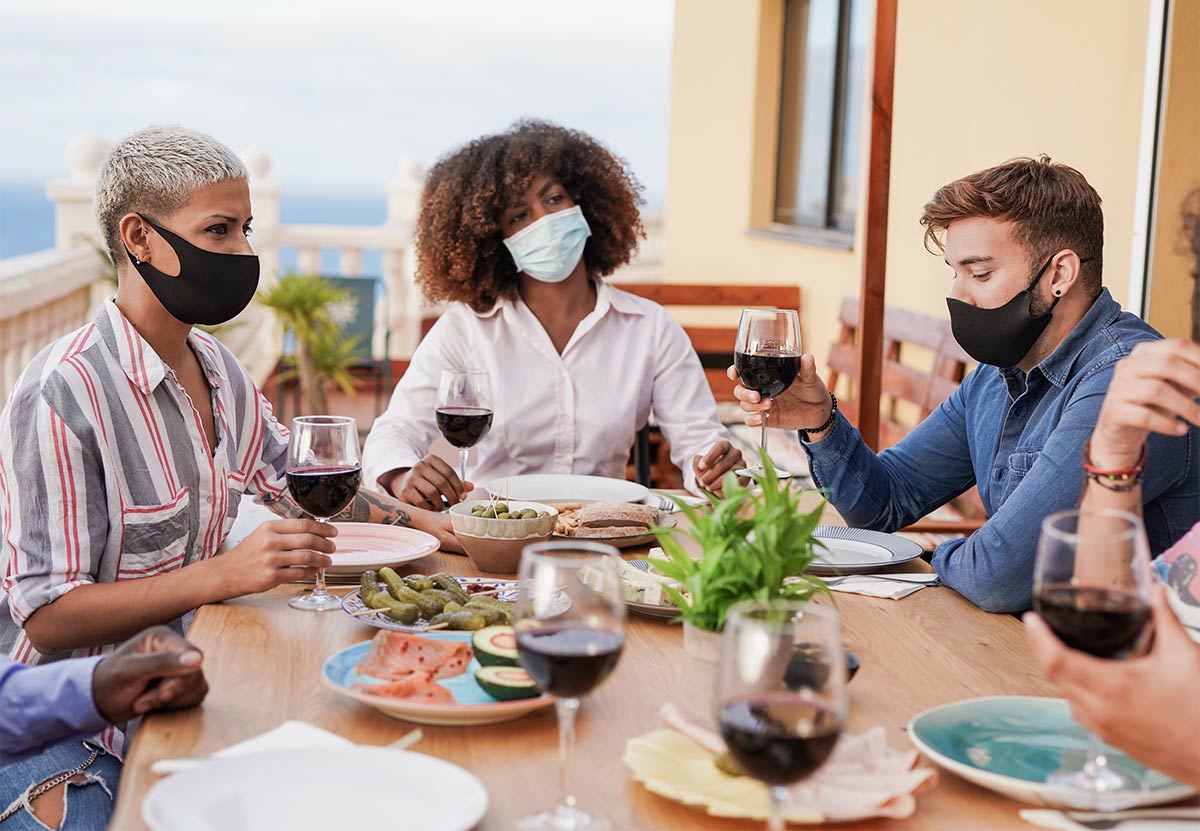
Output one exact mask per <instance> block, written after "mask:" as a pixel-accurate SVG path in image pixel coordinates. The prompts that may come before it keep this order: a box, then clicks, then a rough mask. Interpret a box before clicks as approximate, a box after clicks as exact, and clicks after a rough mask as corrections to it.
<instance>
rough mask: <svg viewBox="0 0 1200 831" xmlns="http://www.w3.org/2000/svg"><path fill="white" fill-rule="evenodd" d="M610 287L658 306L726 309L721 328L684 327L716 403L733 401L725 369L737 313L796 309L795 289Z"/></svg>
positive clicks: (685, 285)
mask: <svg viewBox="0 0 1200 831" xmlns="http://www.w3.org/2000/svg"><path fill="white" fill-rule="evenodd" d="M613 287H614V288H618V289H621V290H623V291H627V292H629V293H631V294H636V295H638V296H639V297H644V298H646V299H647V300H653V301H654V302H655V303H658V304H659V305H660V306H667V307H671V306H693V307H694V306H707V307H722V306H724V307H728V308H730V309H732V310H735V311H731V312H730V313H729V314H728V317H729V320H730V323H729V324H728V325H724V326H684V327H683V329H684V331H685V332H687V334H688V337H689V338H691V341H692V348H693V349H695V350H696V354H697V355H699V356H700V363H701V365H702V366H703V367H704V374H705V376H706V377H707V378H708V383H709V386H710V387H712V391H713V395H715V396H716V398H717V400H718V401H733V400H734V398H733V384H732V383H731V382H730V381H729V379H728V378H727V377H726V376H725V369H726V368H727V367H728V366H729V365H730V364H732V363H733V346H734V341H735V340H736V339H737V326H738V320H739V318H740V317H741V310H742V309H744V308H746V307H747V306H751V307H753V306H761V307H764V308H776V309H796V310H797V311H799V309H800V287H799V286H764V285H743V284H716V283H624V282H621V283H613Z"/></svg>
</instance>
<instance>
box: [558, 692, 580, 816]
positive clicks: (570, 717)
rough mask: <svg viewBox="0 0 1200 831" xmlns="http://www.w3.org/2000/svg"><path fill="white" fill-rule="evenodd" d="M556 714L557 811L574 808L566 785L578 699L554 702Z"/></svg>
mask: <svg viewBox="0 0 1200 831" xmlns="http://www.w3.org/2000/svg"><path fill="white" fill-rule="evenodd" d="M554 709H555V711H556V712H557V713H558V810H559V811H569V810H571V809H573V808H574V807H575V797H574V796H572V795H571V792H570V789H569V788H568V785H567V770H568V768H569V767H570V762H571V754H572V753H574V751H575V714H576V713H578V712H579V699H578V698H560V699H558V700H556V701H555V702H554Z"/></svg>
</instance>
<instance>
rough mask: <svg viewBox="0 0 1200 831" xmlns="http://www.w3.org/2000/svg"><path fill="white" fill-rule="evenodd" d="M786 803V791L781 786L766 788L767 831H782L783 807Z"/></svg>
mask: <svg viewBox="0 0 1200 831" xmlns="http://www.w3.org/2000/svg"><path fill="white" fill-rule="evenodd" d="M787 801H788V789H787V788H785V787H783V786H782V785H768V786H767V804H768V811H769V812H768V814H767V831H783V830H784V827H785V823H784V821H783V806H784V803H786V802H787Z"/></svg>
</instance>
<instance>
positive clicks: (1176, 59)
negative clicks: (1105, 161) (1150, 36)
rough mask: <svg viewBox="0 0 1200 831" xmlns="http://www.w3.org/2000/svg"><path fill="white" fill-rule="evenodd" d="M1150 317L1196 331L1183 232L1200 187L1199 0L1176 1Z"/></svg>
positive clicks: (1167, 329)
mask: <svg viewBox="0 0 1200 831" xmlns="http://www.w3.org/2000/svg"><path fill="white" fill-rule="evenodd" d="M1171 15H1172V18H1173V19H1172V21H1171V26H1170V43H1171V45H1170V48H1169V50H1168V52H1169V54H1168V56H1167V66H1166V70H1167V71H1166V83H1165V84H1164V93H1165V94H1164V96H1163V99H1164V100H1163V118H1162V137H1161V138H1162V140H1161V143H1160V145H1159V148H1160V149H1159V174H1158V183H1157V193H1156V197H1157V198H1156V199H1155V205H1156V213H1155V223H1154V239H1153V249H1152V252H1151V260H1150V294H1149V300H1150V303H1149V314H1148V315H1147V319H1148V320H1149V321H1150V323H1151V325H1153V326H1154V327H1155V328H1156V329H1158V330H1159V331H1160V332H1162V333H1163V334H1164V335H1166V336H1167V337H1188V336H1189V335H1190V334H1191V331H1192V318H1191V314H1192V272H1193V271H1194V270H1195V269H1196V255H1195V254H1193V253H1192V250H1191V248H1190V247H1189V245H1188V242H1187V240H1186V239H1185V238H1184V233H1183V216H1182V213H1181V210H1180V207H1181V205H1182V204H1183V200H1184V199H1185V198H1187V197H1188V195H1189V194H1191V193H1193V192H1195V191H1197V189H1200V48H1197V44H1200V2H1198V1H1197V0H1176V2H1175V3H1173V4H1172V5H1171Z"/></svg>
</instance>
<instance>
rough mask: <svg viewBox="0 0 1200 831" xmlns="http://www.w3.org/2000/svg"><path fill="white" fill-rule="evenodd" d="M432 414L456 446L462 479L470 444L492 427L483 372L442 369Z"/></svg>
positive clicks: (464, 479)
mask: <svg viewBox="0 0 1200 831" xmlns="http://www.w3.org/2000/svg"><path fill="white" fill-rule="evenodd" d="M436 415H437V426H438V430H440V431H441V433H442V436H444V437H445V439H446V441H448V442H450V444H452V445H453V446H454V447H457V448H458V455H459V480H460V481H461V482H466V481H467V457H468V456H469V455H470V452H471V448H472V447H474V446H475V445H476V444H478V443H479V442H481V441H483V438H484V437H485V436H486V435H487V434H488V432H489V431H490V430H491V429H492V417H493V410H492V389H491V383H490V382H489V380H488V374H487V372H485V371H484V370H482V369H467V370H449V369H446V370H442V377H441V381H440V382H439V383H438V407H437V414H436Z"/></svg>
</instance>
